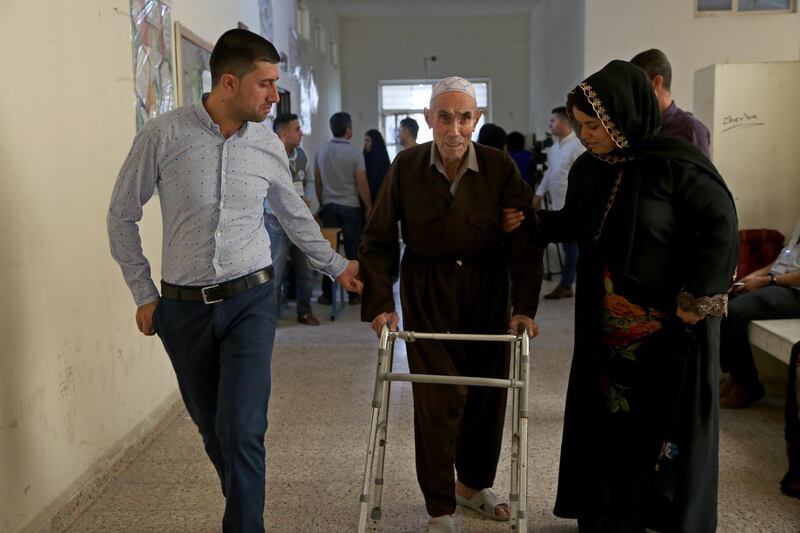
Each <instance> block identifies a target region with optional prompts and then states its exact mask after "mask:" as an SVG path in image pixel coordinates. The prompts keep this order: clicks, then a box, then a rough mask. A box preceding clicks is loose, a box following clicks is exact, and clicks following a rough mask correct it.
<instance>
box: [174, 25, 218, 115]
mask: <svg viewBox="0 0 800 533" xmlns="http://www.w3.org/2000/svg"><path fill="white" fill-rule="evenodd" d="M175 46H176V52H177V53H176V54H175V56H176V57H177V58H178V64H177V69H176V70H177V72H178V91H177V92H178V105H187V104H194V103H196V102H199V101H200V99H201V98H202V97H203V93H207V92H209V91H211V67H210V64H209V62H210V60H211V50H213V48H214V46H213V45H212V44H211V43H209V42H207V41H205V40H203V39H201V38H200V37H198V36H197V35H195V34H194V33H192V32H191V31H189V30H188V29H186V27H185V26H182V25H181V23H180V22H176V23H175Z"/></svg>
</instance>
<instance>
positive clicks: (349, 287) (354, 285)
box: [336, 261, 364, 294]
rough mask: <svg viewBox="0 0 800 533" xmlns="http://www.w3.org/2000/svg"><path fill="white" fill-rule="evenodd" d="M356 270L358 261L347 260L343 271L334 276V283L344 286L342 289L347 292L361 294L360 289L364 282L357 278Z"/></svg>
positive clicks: (362, 288) (357, 269)
mask: <svg viewBox="0 0 800 533" xmlns="http://www.w3.org/2000/svg"><path fill="white" fill-rule="evenodd" d="M358 271H359V266H358V261H349V262H348V263H347V268H346V269H345V271H344V272H342V273H341V274H339V277H338V278H336V283H338V284H339V285H341V286H342V287H344V290H346V291H348V292H355V293H358V294H361V291H362V290H364V284H363V283H362V282H361V280H360V279H358Z"/></svg>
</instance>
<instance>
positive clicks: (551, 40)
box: [530, 0, 586, 138]
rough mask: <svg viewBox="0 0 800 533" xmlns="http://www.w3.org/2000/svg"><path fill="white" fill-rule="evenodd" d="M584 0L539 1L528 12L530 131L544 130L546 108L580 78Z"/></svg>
mask: <svg viewBox="0 0 800 533" xmlns="http://www.w3.org/2000/svg"><path fill="white" fill-rule="evenodd" d="M585 6H586V0H559V1H558V2H547V1H543V2H539V3H538V4H536V5H535V6H534V8H533V10H532V12H531V52H530V56H531V72H530V85H531V89H530V102H531V103H530V131H532V132H535V133H536V135H537V136H539V138H541V136H543V135H544V134H545V133H546V132H547V131H548V127H547V126H548V121H549V120H550V111H551V110H552V109H553V108H554V107H557V106H560V105H564V103H565V102H566V99H567V92H569V91H570V90H572V88H573V87H575V86H576V85H577V84H578V83H579V82H580V81H581V80H582V79H583V78H584V27H585V23H586V21H585Z"/></svg>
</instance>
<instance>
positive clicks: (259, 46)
mask: <svg viewBox="0 0 800 533" xmlns="http://www.w3.org/2000/svg"><path fill="white" fill-rule="evenodd" d="M257 61H266V62H267V63H273V64H276V65H277V64H278V63H280V61H281V58H280V56H279V55H278V51H277V50H276V49H275V47H274V46H273V45H272V43H271V42H269V41H268V40H266V39H264V38H263V37H261V36H260V35H257V34H255V33H253V32H251V31H248V30H242V29H239V28H236V29H233V30H228V31H226V32H225V33H223V34H222V36H221V37H220V38H219V40H217V44H215V45H214V50H213V51H212V52H211V60H210V61H209V63H210V65H211V85H212V86H216V85H217V84H218V83H219V80H220V79H222V75H223V74H233V75H234V76H236V77H237V78H241V77H242V76H244V75H245V74H247V73H249V72H252V71H253V70H254V69H255V68H256V62H257Z"/></svg>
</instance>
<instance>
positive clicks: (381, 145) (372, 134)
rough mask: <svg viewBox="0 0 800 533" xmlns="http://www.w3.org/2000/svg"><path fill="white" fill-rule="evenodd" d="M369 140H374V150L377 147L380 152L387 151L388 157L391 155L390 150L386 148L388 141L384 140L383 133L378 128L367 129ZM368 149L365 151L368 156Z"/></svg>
mask: <svg viewBox="0 0 800 533" xmlns="http://www.w3.org/2000/svg"><path fill="white" fill-rule="evenodd" d="M364 135H366V136H367V137H369V140H370V141H372V150H375V149H377V150H378V152H381V151H383V152H386V157H389V152H388V151H387V150H386V141H384V140H383V135H381V132H379V131H378V130H367V133H365V134H364ZM366 154H367V151H366V150H365V151H364V155H365V156H366Z"/></svg>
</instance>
